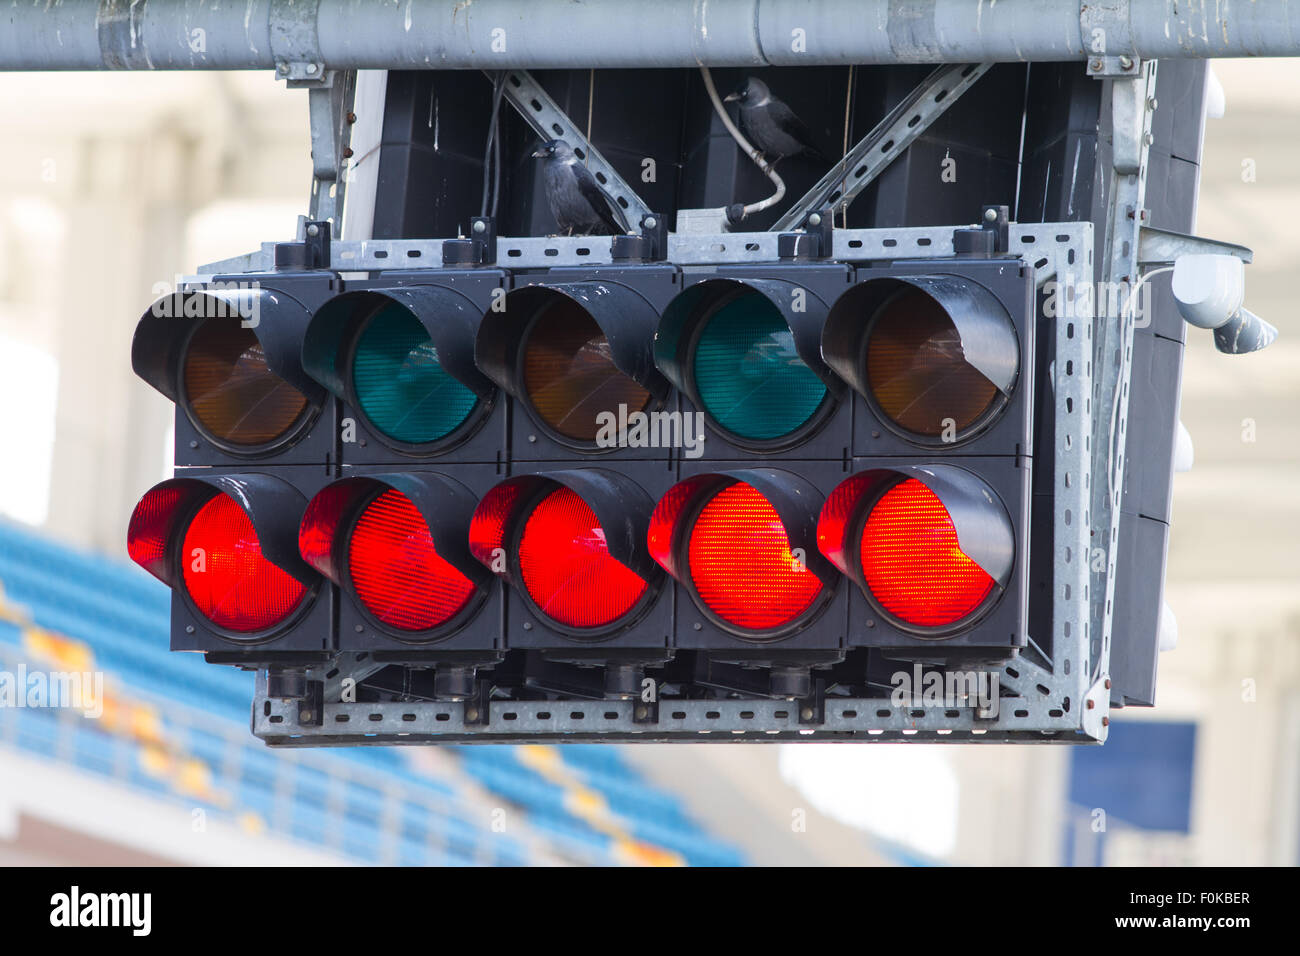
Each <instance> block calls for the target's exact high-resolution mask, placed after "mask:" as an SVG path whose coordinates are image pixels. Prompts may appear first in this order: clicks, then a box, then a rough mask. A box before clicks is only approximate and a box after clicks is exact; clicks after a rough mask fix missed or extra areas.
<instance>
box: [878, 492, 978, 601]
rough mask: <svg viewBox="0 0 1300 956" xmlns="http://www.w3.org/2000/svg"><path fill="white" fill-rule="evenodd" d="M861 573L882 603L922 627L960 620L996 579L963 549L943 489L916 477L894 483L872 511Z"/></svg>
mask: <svg viewBox="0 0 1300 956" xmlns="http://www.w3.org/2000/svg"><path fill="white" fill-rule="evenodd" d="M862 573H863V576H864V577H865V579H866V582H867V587H868V588H869V589H870V590H871V593H872V595H874V597H875V599H876V600H877V601H879V602H880V605H881V607H883V608H884V609H885V610H886V611H888V612H889V613H890V614H892V615H894V616H895V617H897V618H898V619H899V620H902V621H905V622H907V623H908V624H915V625H917V626H919V627H942V626H944V625H948V624H954V623H956V622H957V621H960V620H961V619H962V618H964V617H966V616H967V615H968V614H970V613H971V612H972V611H974V610H975V609H976V608H978V607H979V606H980V605H981V604H983V603H984V600H985V598H987V597H988V595H989V592H990V591H992V590H993V585H994V581H993V578H991V577H990V576H989V575H988V573H987V572H986V571H985V570H984V569H983V568H981V567H980V566H979V565H978V564H976V563H975V562H974V561H972V560H971V559H970V558H968V557H967V556H966V555H965V554H964V553H963V552H962V550H961V546H960V545H959V544H958V543H957V529H956V528H955V527H953V523H952V518H951V516H950V515H949V514H948V509H947V508H945V507H944V506H943V502H942V501H940V500H939V497H938V495H936V494H935V493H934V492H933V491H931V490H930V489H929V488H927V487H926V486H925V485H924V484H923V483H922V482H920V481H917V480H916V479H915V478H908V479H907V480H906V481H903V482H900V483H899V484H897V485H894V487H892V488H890V489H889V490H888V491H887V492H885V493H884V494H883V495H882V496H881V498H880V500H879V501H878V502H876V505H875V507H874V508H872V509H871V514H870V515H868V516H867V521H866V525H865V527H864V528H863V531H862Z"/></svg>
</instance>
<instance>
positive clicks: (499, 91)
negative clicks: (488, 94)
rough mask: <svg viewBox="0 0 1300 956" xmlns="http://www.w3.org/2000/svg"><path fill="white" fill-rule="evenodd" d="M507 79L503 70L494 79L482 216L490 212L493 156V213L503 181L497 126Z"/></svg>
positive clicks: (484, 174)
mask: <svg viewBox="0 0 1300 956" xmlns="http://www.w3.org/2000/svg"><path fill="white" fill-rule="evenodd" d="M505 80H506V75H505V73H504V72H503V71H502V72H498V73H497V74H496V76H494V77H493V79H492V115H491V117H490V118H489V119H488V135H487V142H486V143H485V144H484V145H483V202H482V203H481V204H480V205H479V215H480V216H486V215H487V214H488V182H489V179H490V175H491V174H490V168H491V166H492V165H493V163H492V159H493V156H495V157H496V163H495V166H496V170H497V176H496V178H495V179H493V180H492V183H493V187H492V215H494V216H495V215H496V200H497V196H496V187H497V185H499V184H500V181H501V178H500V176H501V150H500V142H499V141H500V136H499V135H498V133H497V126H498V123H499V119H500V115H501V97H502V96H503V95H504V93H505V90H506V84H505ZM494 144H495V145H496V147H497V148H496V150H495V152H494V151H493V146H494Z"/></svg>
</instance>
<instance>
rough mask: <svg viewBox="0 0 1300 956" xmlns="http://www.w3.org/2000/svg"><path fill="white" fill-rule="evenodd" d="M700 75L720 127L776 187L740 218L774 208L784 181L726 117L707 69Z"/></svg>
mask: <svg viewBox="0 0 1300 956" xmlns="http://www.w3.org/2000/svg"><path fill="white" fill-rule="evenodd" d="M700 74H701V75H702V76H703V77H704V88H705V89H706V90H708V92H709V99H711V100H713V108H714V109H715V110H717V112H718V116H719V118H721V120H722V125H723V126H725V127H726V128H727V132H728V133H730V134H731V138H732V139H734V140H735V141H736V144H737V145H738V146H739V147H740V149H741V152H743V153H744V154H745V155H746V156H748V157H749V158H750V159H752V160H753V161H754V165H755V166H757V167H758V168H759V169H760V170H762V171H763V174H764V175H765V176H767V178H768V179H770V180H771V181H772V183H773V185H775V186H776V192H774V193H773V194H772V195H770V196H768V197H767V198H766V199H764V200H762V201H760V202H756V203H750V204H749V205H748V206H745V207H744V211H743V213H742V217H743V216H751V215H753V214H754V213H756V212H762V211H763V210H764V209H767V208H769V207H771V206H775V205H776V204H777V203H779V202H780V201H781V200H782V199H783V198H784V197H785V183H784V181H782V179H781V177H780V176H778V175H777V174H776V170H775V169H773V168H772V167H771V166H770V165H769V164H768V163H767V161H766V160H765V159H764V158H763V154H762V153H761V152H759V151H758V150H757V149H756V148H754V146H753V145H751V144H750V142H749V140H747V139H745V135H744V134H743V133H742V132H741V131H740V130H739V129H738V128H737V127H736V124H735V123H733V122H732V121H731V117H730V116H728V115H727V108H726V107H725V106H723V105H722V97H720V96H718V90H717V87H715V86H714V85H713V76H712V74H710V73H709V68H708V67H707V66H704V65H703V64H701V65H700Z"/></svg>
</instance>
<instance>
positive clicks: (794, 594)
mask: <svg viewBox="0 0 1300 956" xmlns="http://www.w3.org/2000/svg"><path fill="white" fill-rule="evenodd" d="M687 550H688V560H689V562H690V569H691V581H692V582H693V583H694V585H695V590H696V592H697V593H698V594H699V596H700V600H702V601H703V602H704V603H705V604H706V605H708V607H709V609H710V610H712V611H713V613H715V614H717V615H718V616H719V617H720V618H722V619H723V620H724V621H727V622H728V623H730V624H734V625H736V626H737V627H743V628H745V629H746V630H751V631H766V630H770V629H771V628H774V627H781V626H783V625H785V624H788V623H790V622H791V621H793V620H794V619H795V618H797V617H798V616H799V615H800V614H802V613H803V612H804V611H806V610H808V608H809V607H811V606H812V603H813V601H814V600H816V598H817V595H818V594H820V593H821V589H822V583H821V581H819V580H818V579H817V575H815V574H813V573H812V572H811V571H809V570H808V568H807V567H806V566H805V565H804V563H803V562H802V561H796V560H795V557H794V555H793V554H792V553H791V551H790V541H789V539H788V538H787V536H786V530H785V525H784V524H782V523H781V518H780V516H779V515H778V514H777V513H776V509H775V508H773V507H772V504H771V502H769V501H768V500H767V499H766V498H764V497H763V496H762V495H761V494H759V493H758V492H757V491H756V490H754V489H753V488H751V487H750V486H749V485H744V484H739V483H737V484H734V485H728V486H727V487H726V488H724V489H722V490H721V491H719V492H718V493H717V494H716V495H714V496H713V497H712V498H711V499H710V500H709V503H708V504H706V505H705V506H704V508H703V509H702V510H701V511H700V514H699V517H698V518H696V519H695V523H694V525H692V526H691V539H690V545H689V547H688V549H687Z"/></svg>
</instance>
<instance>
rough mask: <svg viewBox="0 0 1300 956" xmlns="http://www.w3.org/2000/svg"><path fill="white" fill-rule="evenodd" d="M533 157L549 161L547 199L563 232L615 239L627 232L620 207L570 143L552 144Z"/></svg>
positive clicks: (556, 140) (570, 234) (556, 142)
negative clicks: (614, 237)
mask: <svg viewBox="0 0 1300 956" xmlns="http://www.w3.org/2000/svg"><path fill="white" fill-rule="evenodd" d="M533 156H534V157H535V158H537V159H545V160H546V165H545V167H544V169H543V174H544V176H545V180H544V181H545V185H546V199H547V201H548V202H549V203H550V205H551V213H552V214H553V215H554V216H555V222H556V224H557V225H558V226H559V227H560V232H562V233H564V234H566V235H569V236H572V235H575V234H576V235H579V236H613V235H621V234H623V233H626V232H627V231H628V229H627V225H626V223H625V222H624V220H623V212H622V210H620V209H619V207H618V203H616V202H614V200H612V199H610V198H609V194H608V193H606V192H605V190H603V189H601V188H600V183H598V182H596V177H595V176H593V175H592V174H591V170H589V169H588V168H587V167H586V166H584V165H583V164H582V160H580V159H578V157H577V155H576V154H575V153H574V152H573V150H572V149H571V148H570V147H569V144H568V143H566V142H565V141H564V140H562V139H553V140H550V141H549V142H546V143H543V144H542V146H541V148H540V149H539V150H537V152H535V153H533Z"/></svg>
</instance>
